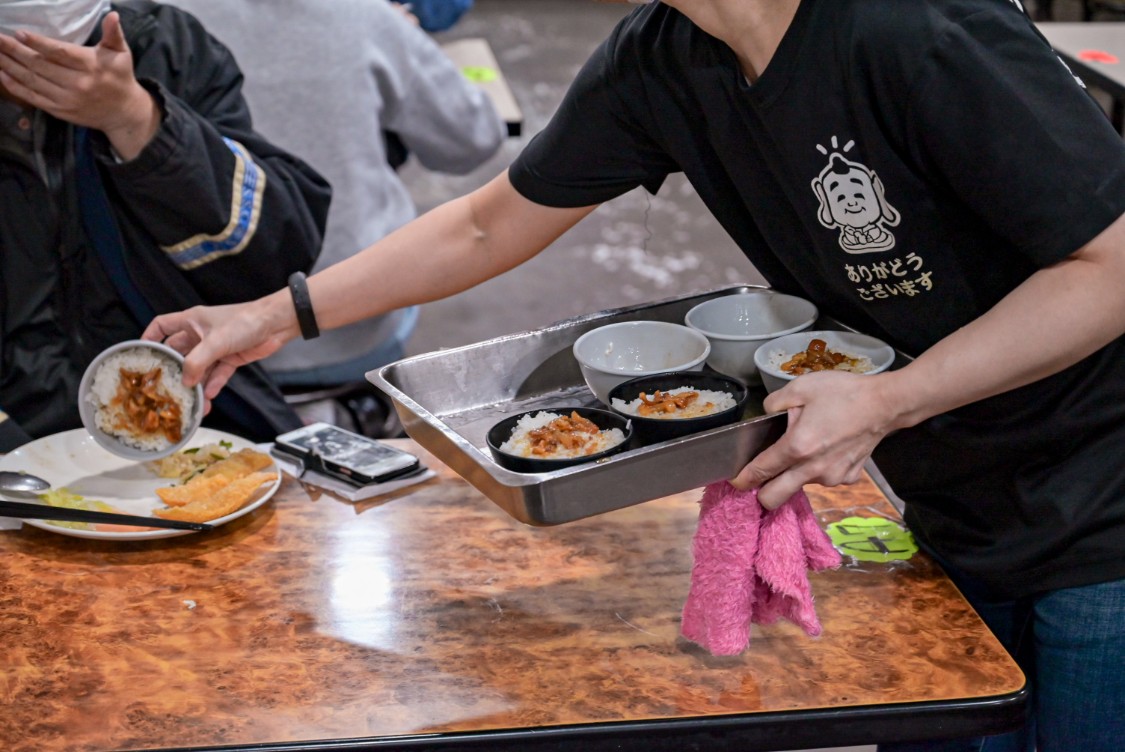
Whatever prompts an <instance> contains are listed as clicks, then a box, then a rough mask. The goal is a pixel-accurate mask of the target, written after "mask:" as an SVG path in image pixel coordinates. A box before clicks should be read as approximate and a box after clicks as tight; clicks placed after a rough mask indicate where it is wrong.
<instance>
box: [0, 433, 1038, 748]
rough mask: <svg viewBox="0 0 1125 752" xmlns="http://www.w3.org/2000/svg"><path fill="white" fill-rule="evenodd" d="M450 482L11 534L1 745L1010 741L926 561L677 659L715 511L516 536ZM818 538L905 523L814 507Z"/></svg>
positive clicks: (844, 584) (864, 574)
mask: <svg viewBox="0 0 1125 752" xmlns="http://www.w3.org/2000/svg"><path fill="white" fill-rule="evenodd" d="M394 443H398V444H401V445H403V446H405V447H406V448H409V449H411V450H413V451H415V452H417V453H419V454H420V456H422V457H423V459H424V460H425V461H426V462H427V463H428V464H429V465H430V466H431V467H433V468H435V469H438V470H439V477H438V478H435V479H432V480H430V481H427V482H426V483H424V484H421V485H417V486H414V487H412V488H408V489H404V490H402V491H400V492H399V493H398V494H397V495H395V496H393V497H390V498H380V499H378V500H372V501H368V502H362V503H359V504H352V503H349V502H345V501H341V500H340V499H338V498H336V497H333V496H330V495H326V494H318V492H317V491H316V490H315V489H311V488H307V487H303V486H301V485H300V484H299V483H297V482H295V481H291V480H287V481H286V483H285V485H284V486H283V488H282V489H281V491H280V492H279V493H278V494H277V496H276V497H275V498H274V500H272V501H271V502H269V503H268V504H266V505H265V506H263V507H262V508H260V509H258V510H256V511H255V512H253V513H251V514H249V515H247V516H245V517H243V518H241V519H239V520H237V521H235V522H233V523H230V524H228V525H226V526H224V527H222V528H219V529H217V530H214V531H211V532H208V533H201V534H193V535H189V536H185V537H180V538H170V539H164V540H159V541H149V542H130V543H107V542H103V541H94V540H85V539H78V538H72V537H65V536H61V535H56V534H53V533H50V532H45V531H42V530H38V529H34V528H31V527H27V526H25V527H24V528H23V529H22V530H19V531H8V532H3V533H0V555H2V556H3V560H4V566H3V569H2V571H0V640H2V645H3V648H2V656H0V662H2V670H0V698H2V701H3V712H2V714H0V748H2V749H4V750H7V751H8V752H61V751H63V750H66V751H67V752H70V751H72V750H97V751H99V752H101V751H103V750H152V749H176V750H184V749H192V750H197V749H202V748H212V747H213V748H218V749H224V750H225V749H255V750H259V749H269V750H318V751H319V750H363V749H379V750H386V749H411V750H417V749H431V748H432V749H447V748H457V749H473V750H532V751H534V750H563V749H570V750H600V749H613V750H626V749H643V750H645V752H656V751H658V750H694V749H707V750H724V749H731V750H735V749H737V750H740V751H747V750H771V749H774V750H776V749H796V748H801V747H815V746H835V745H844V744H857V743H873V742H877V741H890V740H895V739H913V738H927V737H942V736H949V735H956V734H961V733H976V732H988V733H996V732H999V731H1004V730H1007V729H1009V728H1011V727H1013V726H1014V725H1015V724H1017V723H1018V722H1019V719H1020V718H1021V717H1022V713H1023V712H1024V711H1025V706H1026V692H1025V690H1024V678H1023V675H1022V674H1021V673H1020V671H1019V669H1018V668H1017V667H1016V665H1015V664H1014V663H1013V662H1012V661H1011V659H1010V658H1009V657H1008V656H1007V654H1006V653H1005V652H1004V650H1003V649H1002V648H1001V647H1000V645H999V644H998V643H997V642H996V640H995V639H994V638H993V637H992V636H991V635H990V634H989V633H988V631H987V630H986V629H985V627H984V626H983V625H982V623H981V622H980V621H979V619H978V618H977V616H976V615H975V613H974V612H973V611H972V610H971V609H970V607H969V606H968V605H967V604H966V603H965V601H964V600H963V599H962V598H961V597H960V595H959V594H958V592H957V591H956V590H955V589H954V587H953V586H952V585H951V584H950V582H949V581H948V580H947V579H946V578H945V576H944V575H943V574H942V573H941V572H940V571H939V570H938V569H937V568H936V567H935V566H934V564H933V563H932V562H931V561H930V560H929V559H928V558H926V557H925V556H924V555H922V554H917V555H915V556H914V557H913V558H911V559H909V560H906V561H894V562H889V563H863V562H859V561H856V560H854V559H853V560H848V562H847V563H846V564H845V566H844V567H842V568H841V569H839V570H836V571H832V572H826V573H818V574H813V575H812V576H811V579H812V582H813V587H814V592H815V595H816V605H817V610H818V613H819V615H820V618H821V621H822V622H823V625H824V634H823V635H822V636H821V637H819V638H816V639H813V638H810V637H807V636H806V635H805V634H804V633H803V632H801V631H800V630H799V629H797V628H796V627H794V626H792V625H790V624H788V623H780V624H777V625H773V626H768V627H762V628H758V627H755V629H754V633H753V637H752V639H751V644H750V647H749V649H748V650H747V651H746V652H745V653H744V654H742V655H740V656H737V657H730V658H716V657H713V656H710V655H708V654H707V653H706V652H704V651H702V650H701V649H700V648H698V647H697V646H695V645H693V644H691V643H689V642H687V641H685V640H684V639H683V638H681V637H679V636H678V634H679V625H680V609H681V607H682V605H683V602H684V599H685V597H686V595H687V590H688V584H689V574H690V568H691V553H690V543H691V537H692V534H693V532H694V530H695V526H696V520H697V513H698V508H697V501H698V497H699V494H698V492H695V493H688V494H681V495H678V496H673V497H669V498H666V499H660V500H657V501H653V502H650V503H646V504H641V505H639V506H635V507H632V508H628V509H623V510H620V511H617V512H613V513H610V514H605V515H601V516H598V517H595V518H591V519H587V520H582V521H579V522H575V523H570V524H566V525H561V526H558V527H552V528H533V527H527V526H525V525H523V524H521V523H518V522H516V521H514V520H512V519H511V518H510V517H508V516H507V515H506V514H505V513H504V512H502V511H501V510H500V509H499V508H498V507H496V506H495V505H493V504H492V503H491V502H490V501H488V500H487V499H486V498H484V497H483V496H482V495H480V494H479V493H478V492H477V491H475V490H474V489H472V488H471V487H470V486H468V485H467V484H466V483H464V482H463V481H461V480H460V479H459V478H457V477H456V476H454V475H453V474H452V473H451V472H450V471H448V470H447V469H446V468H444V467H443V466H442V465H441V463H439V462H438V461H437V460H435V459H434V458H433V457H431V456H429V455H428V454H426V453H425V452H422V451H421V450H420V449H419V448H418V447H417V446H416V445H414V444H413V443H412V442H409V441H406V440H402V441H396V442H394ZM810 496H811V498H812V500H813V505H814V507H815V508H816V509H817V511H818V513H819V514H820V517H821V521H822V523H824V524H828V523H830V522H834V521H838V520H840V519H842V518H844V517H849V516H861V517H880V516H882V517H887V518H893V519H897V513H896V512H895V511H894V509H893V507H892V506H890V505H889V504H888V502H887V501H886V499H885V498H884V497H883V496H882V495H881V494H880V492H879V491H878V489H877V488H876V487H875V486H874V485H873V484H872V483H871V482H869V481H865V482H864V483H861V484H859V485H856V486H853V487H850V488H848V489H838V490H832V491H830V492H829V491H826V490H823V489H817V488H813V489H810Z"/></svg>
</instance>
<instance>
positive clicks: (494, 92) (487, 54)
mask: <svg viewBox="0 0 1125 752" xmlns="http://www.w3.org/2000/svg"><path fill="white" fill-rule="evenodd" d="M441 48H442V50H443V51H444V52H445V54H446V55H448V56H449V59H450V60H452V61H453V63H454V65H456V66H457V67H458V68H459V69H460V70H461V73H462V74H463V75H464V76H466V77H467V78H468V79H469V80H470V81H472V82H473V83H475V84H476V85H477V86H479V87H480V88H481V89H482V90H483V91H484V93H485V94H486V95H488V98H489V99H491V100H492V104H493V105H494V106H495V107H496V113H497V114H498V115H500V117H501V119H502V120H503V121H504V124H505V125H506V126H507V127H508V135H509V136H518V135H520V133H521V131H522V130H523V111H522V110H521V109H520V106H519V103H518V102H516V97H515V94H513V93H512V89H511V87H510V86H508V81H507V79H505V78H504V72H503V71H502V70H500V63H498V62H497V61H496V56H495V55H494V54H493V53H492V46H491V45H490V44H489V43H488V40H487V39H484V38H483V37H468V38H465V39H455V40H453V41H450V42H446V43H445V44H443V45H442V46H441Z"/></svg>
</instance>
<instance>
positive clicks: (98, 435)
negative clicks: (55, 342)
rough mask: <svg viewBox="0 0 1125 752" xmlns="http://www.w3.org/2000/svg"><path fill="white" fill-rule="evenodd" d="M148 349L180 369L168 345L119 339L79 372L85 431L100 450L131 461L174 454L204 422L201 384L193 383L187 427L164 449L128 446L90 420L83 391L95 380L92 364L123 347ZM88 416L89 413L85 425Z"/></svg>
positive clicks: (178, 356)
mask: <svg viewBox="0 0 1125 752" xmlns="http://www.w3.org/2000/svg"><path fill="white" fill-rule="evenodd" d="M138 347H139V348H145V347H147V348H151V349H153V350H157V351H159V352H162V353H164V354H165V355H167V356H169V357H170V358H172V359H173V360H175V361H176V363H178V364H179V365H180V368H181V369H182V368H183V365H184V356H183V355H182V354H181V353H180V352H179V351H178V350H176V349H175V348H172V347H169V346H168V345H166V344H164V343H163V342H156V341H153V340H147V339H130V340H125V341H123V342H118V343H116V344H114V345H110V346H109V347H107V348H106V349H104V350H102V351H101V352H100V353H98V354H97V355H95V356H94V359H93V360H91V361H90V364H89V365H88V366H87V367H86V371H85V372H84V373H83V374H82V379H81V381H80V382H79V384H78V412H79V418H80V419H81V421H82V425H83V427H84V428H85V429H86V431H87V433H89V434H90V436H91V437H92V438H93V439H94V441H95V442H97V443H98V444H99V445H100V446H101V447H102V448H103V449H105V450H106V451H108V452H111V453H113V454H116V455H117V456H119V457H123V458H125V459H132V460H157V459H162V458H164V457H167V456H169V455H172V454H175V453H176V452H178V451H179V450H180V449H183V448H184V447H185V446H187V444H188V442H190V441H191V438H192V436H194V435H195V432H196V430H197V429H198V428H199V427H200V425H201V424H202V422H203V402H204V400H203V385H202V384H196V385H195V387H194V388H193V389H192V390H191V391H192V394H193V395H194V397H195V403H194V404H193V405H192V409H191V416H190V420H189V421H188V430H186V431H185V432H184V435H183V437H182V438H181V439H180V440H179V441H178V442H176V443H175V444H170V445H168V446H166V447H164V448H163V449H154V450H152V451H146V450H144V449H141V448H139V447H134V446H129V445H128V444H126V443H125V442H123V441H121V440H120V439H118V438H117V437H116V436H111V435H109V434H107V433H106V432H105V431H102V430H101V429H100V428H98V426H97V425H96V424H93V423H92V418H93V405H91V406H90V407H89V408H86V407H84V404H85V402H86V394H87V393H88V392H89V391H90V387H91V385H92V383H93V380H94V372H95V371H96V370H97V369H96V368H95V365H97V364H100V363H102V362H103V361H104V360H105V359H106V358H108V357H109V356H111V355H113V354H114V353H118V352H121V351H122V350H131V349H134V348H138ZM87 416H90V419H91V420H90V421H89V424H88V421H87Z"/></svg>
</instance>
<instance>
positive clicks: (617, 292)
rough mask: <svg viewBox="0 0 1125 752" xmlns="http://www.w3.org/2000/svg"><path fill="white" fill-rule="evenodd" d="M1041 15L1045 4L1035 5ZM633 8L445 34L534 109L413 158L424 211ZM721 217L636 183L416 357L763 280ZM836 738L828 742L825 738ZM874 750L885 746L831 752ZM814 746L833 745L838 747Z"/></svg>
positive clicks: (494, 167)
mask: <svg viewBox="0 0 1125 752" xmlns="http://www.w3.org/2000/svg"><path fill="white" fill-rule="evenodd" d="M1027 5H1028V7H1029V9H1030V10H1031V11H1032V12H1034V11H1035V3H1034V2H1031V3H1027ZM628 11H629V6H627V5H617V4H601V3H596V2H591V1H590V0H476V3H475V5H474V7H473V9H472V10H471V11H469V13H468V14H466V16H465V17H464V18H463V19H462V20H461V22H460V23H458V25H457V26H456V27H454V29H452V30H450V31H448V32H444V33H442V34H438V35H436V36H437V38H438V40H439V41H446V40H450V39H455V38H458V37H485V38H486V39H488V40H489V42H490V43H491V45H492V48H493V51H494V52H495V54H496V57H497V60H498V62H499V64H500V67H501V69H502V71H503V73H504V76H505V77H506V78H507V80H508V82H509V84H510V86H511V87H512V90H513V92H514V94H515V97H516V99H517V101H518V102H519V104H520V107H521V108H522V110H523V114H524V123H523V133H522V135H521V136H520V137H518V138H512V139H509V140H508V142H507V143H506V144H505V145H504V146H503V148H502V149H501V151H500V152H499V153H498V154H497V155H496V156H495V157H494V158H493V159H492V160H491V161H490V162H489V163H488V164H487V165H485V166H483V167H481V168H480V169H478V170H476V171H475V172H473V173H472V174H470V175H467V176H462V177H449V176H441V175H435V174H433V173H429V172H427V171H426V170H424V169H422V168H419V167H418V165H417V164H416V163H414V162H410V163H408V164H407V165H406V166H404V168H403V171H402V174H403V176H404V177H405V179H406V180H407V182H408V184H409V185H410V187H411V191H412V194H413V195H414V198H415V201H416V202H417V204H418V206H419V209H420V210H421V211H425V210H427V209H430V208H433V207H434V206H436V205H438V204H440V203H442V202H444V201H446V200H448V199H450V198H453V197H456V196H458V195H461V194H463V193H466V192H468V191H470V190H472V189H474V188H476V187H478V186H480V185H482V184H484V183H485V182H487V181H488V180H489V179H491V178H492V177H494V176H495V175H496V174H498V173H499V172H500V171H502V170H503V169H504V168H505V167H507V165H508V164H509V163H510V162H511V161H512V159H513V158H514V157H515V156H516V154H518V153H519V151H520V150H521V149H522V148H523V146H524V145H525V144H526V143H527V141H528V140H529V139H530V138H531V137H532V136H533V135H534V134H535V133H537V132H538V131H539V130H540V129H542V127H543V126H544V125H545V124H546V122H547V120H548V119H549V118H550V116H551V114H552V113H553V112H554V110H555V108H556V107H557V105H558V103H559V101H560V99H561V97H562V95H563V93H564V92H565V90H566V87H567V86H568V84H569V82H570V81H571V80H572V79H573V77H574V75H575V74H576V73H577V71H578V69H579V67H580V66H581V65H582V63H583V62H584V61H585V59H586V58H587V56H588V55H589V53H590V52H591V51H592V50H593V49H594V47H595V46H596V45H597V44H598V43H599V42H600V41H601V40H602V39H603V38H604V37H605V35H606V34H607V33H608V32H609V31H610V29H611V28H612V27H613V25H614V24H615V23H616V21H617V20H618V19H620V18H621V16H622V15H624V14H625V13H627V12H628ZM1052 11H1053V17H1054V20H1057V21H1078V20H1081V2H1080V0H1054V2H1053V3H1052ZM761 281H762V280H761V277H760V276H759V275H758V273H757V272H756V271H755V270H754V268H753V267H752V266H751V265H750V264H749V262H748V261H746V259H745V257H744V256H743V255H742V253H741V252H740V251H739V250H738V248H737V247H736V246H735V245H734V244H733V242H732V241H731V240H730V238H729V237H728V236H727V235H726V233H725V232H724V231H723V229H722V228H721V227H720V226H719V224H718V223H717V222H716V221H715V220H714V218H713V217H712V216H711V215H710V213H709V212H708V211H707V210H706V208H705V207H704V206H703V204H702V202H701V201H700V200H699V198H698V196H697V195H696V194H695V192H694V190H693V189H692V188H691V186H690V185H689V184H688V183H687V182H686V181H685V180H684V179H683V178H682V177H680V176H673V177H672V178H670V179H669V180H668V181H667V182H666V183H665V185H664V186H663V188H662V189H661V190H660V192H659V194H658V195H657V196H655V197H649V196H648V195H647V194H646V193H644V192H643V191H641V190H639V189H638V190H637V191H634V192H632V193H629V194H627V195H625V196H622V197H620V198H619V199H617V200H615V201H613V202H611V203H609V204H606V205H604V206H602V207H601V208H599V209H598V210H597V211H596V212H595V213H594V214H592V215H591V216H590V217H588V218H586V219H585V220H584V221H583V222H582V223H580V224H579V225H578V226H577V227H575V228H574V229H573V230H571V231H570V232H569V233H567V234H566V235H565V236H563V237H562V238H560V239H559V240H558V241H557V242H556V243H555V244H554V245H553V246H552V247H550V248H548V249H547V250H546V251H544V252H543V253H542V254H540V255H539V256H538V257H537V258H535V259H533V260H532V261H530V262H528V263H527V264H525V265H523V266H521V267H519V268H517V269H514V270H512V271H511V272H508V273H507V274H505V275H503V276H501V277H499V278H497V279H493V280H490V281H488V282H486V283H484V284H482V285H480V286H478V287H477V288H474V289H472V290H469V291H467V292H464V293H461V294H459V295H455V296H452V297H450V298H447V299H445V300H441V301H438V302H435V303H430V304H427V305H425V306H423V307H422V311H421V316H420V320H419V325H418V329H417V331H416V334H415V336H414V338H413V340H412V341H411V343H410V345H409V350H408V352H409V354H417V353H423V352H430V351H433V350H437V349H441V348H447V347H455V346H458V345H464V344H470V343H473V342H479V341H482V340H484V339H489V338H491V337H495V336H499V335H501V334H507V333H511V332H519V331H525V330H528V329H535V328H538V327H541V326H544V325H547V324H550V323H553V322H555V321H559V320H562V319H565V318H569V317H571V316H577V315H582V314H588V313H593V312H596V311H600V310H604V309H607V308H616V307H620V306H627V305H634V304H638V303H643V302H646V301H651V300H659V299H663V298H668V297H673V296H678V295H683V294H688V293H691V292H693V291H697V290H705V289H709V288H713V287H718V286H722V285H727V284H736V283H760V282H761ZM826 741H828V740H826ZM832 750H834V751H835V752H874V751H875V747H874V746H861V747H848V748H832ZM812 752H829V749H827V748H826V749H823V750H817V751H812Z"/></svg>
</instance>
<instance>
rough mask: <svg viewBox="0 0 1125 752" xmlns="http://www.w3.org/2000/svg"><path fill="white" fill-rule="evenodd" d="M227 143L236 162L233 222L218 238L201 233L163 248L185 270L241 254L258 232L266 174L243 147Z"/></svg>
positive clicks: (173, 261) (232, 196)
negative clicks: (256, 231)
mask: <svg viewBox="0 0 1125 752" xmlns="http://www.w3.org/2000/svg"><path fill="white" fill-rule="evenodd" d="M223 141H224V142H226V145H227V147H229V148H230V150H231V152H232V153H233V154H234V158H235V169H234V179H233V185H232V187H231V207H230V221H229V222H227V226H226V227H224V228H223V229H222V231H221V232H219V233H218V234H217V235H208V234H206V233H201V234H199V235H195V236H193V237H190V238H188V239H187V240H184V241H183V242H180V243H177V244H175V245H171V246H163V247H162V250H163V251H164V252H165V253H167V254H168V255H169V256H170V257H171V259H172V263H174V264H175V265H176V266H178V267H179V268H181V269H185V270H187V269H195V268H197V267H200V266H203V265H204V264H207V263H210V262H212V261H214V260H215V259H219V258H222V257H224V256H233V255H235V254H237V253H241V252H242V250H243V249H244V248H246V245H247V244H248V243H249V242H250V240H251V239H252V238H253V237H254V232H255V230H257V229H258V220H259V218H260V216H261V213H262V193H263V192H264V191H265V188H266V173H265V172H263V171H262V169H261V168H260V167H258V165H257V163H255V162H254V158H253V157H252V156H250V153H249V152H247V151H246V147H244V146H243V145H242V144H240V143H238V142H237V141H234V140H233V139H229V138H224V139H223Z"/></svg>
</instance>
